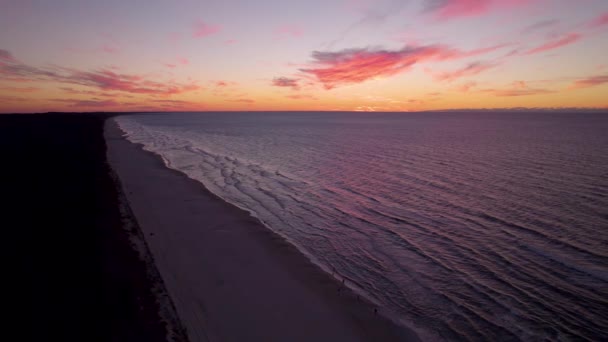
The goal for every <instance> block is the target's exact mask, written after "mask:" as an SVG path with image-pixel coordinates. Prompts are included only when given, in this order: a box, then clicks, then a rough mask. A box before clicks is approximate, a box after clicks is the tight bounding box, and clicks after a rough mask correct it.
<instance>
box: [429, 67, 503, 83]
mask: <svg viewBox="0 0 608 342" xmlns="http://www.w3.org/2000/svg"><path fill="white" fill-rule="evenodd" d="M497 65H498V64H496V63H488V62H473V63H469V64H468V65H467V66H465V67H464V68H460V69H458V70H455V71H450V72H443V73H440V74H438V75H436V76H435V79H437V80H438V81H447V82H452V81H454V80H456V79H458V78H462V77H467V76H473V75H477V74H480V73H482V72H484V71H486V70H488V69H492V68H494V67H496V66H497Z"/></svg>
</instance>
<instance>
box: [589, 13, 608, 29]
mask: <svg viewBox="0 0 608 342" xmlns="http://www.w3.org/2000/svg"><path fill="white" fill-rule="evenodd" d="M589 26H590V27H592V28H598V27H604V26H608V12H606V13H603V14H601V15H600V16H599V17H597V18H596V19H594V20H593V21H592V22H591V23H590V24H589Z"/></svg>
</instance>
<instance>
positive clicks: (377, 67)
mask: <svg viewBox="0 0 608 342" xmlns="http://www.w3.org/2000/svg"><path fill="white" fill-rule="evenodd" d="M458 57H463V53H462V52H460V51H457V50H453V49H449V48H447V47H444V46H417V47H404V48H403V49H400V50H394V51H390V50H371V49H346V50H342V51H338V52H319V51H315V52H313V59H314V64H315V65H316V67H312V68H307V69H300V71H301V72H304V73H307V74H311V75H314V76H315V77H316V78H317V79H318V80H319V81H320V82H321V83H323V85H324V86H325V88H326V89H332V88H334V87H336V86H340V85H346V84H353V83H361V82H364V81H367V80H370V79H374V78H378V77H388V76H393V75H396V74H399V73H401V72H404V71H406V70H408V69H409V68H410V67H412V66H413V65H414V64H416V63H420V62H424V61H429V60H445V59H452V58H458Z"/></svg>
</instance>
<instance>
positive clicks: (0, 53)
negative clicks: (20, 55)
mask: <svg viewBox="0 0 608 342" xmlns="http://www.w3.org/2000/svg"><path fill="white" fill-rule="evenodd" d="M0 63H2V64H0V65H4V64H5V63H17V60H16V59H15V57H13V55H12V54H11V53H10V52H8V51H6V50H2V49H0Z"/></svg>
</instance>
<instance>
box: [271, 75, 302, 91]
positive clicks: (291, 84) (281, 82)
mask: <svg viewBox="0 0 608 342" xmlns="http://www.w3.org/2000/svg"><path fill="white" fill-rule="evenodd" d="M272 85H273V86H275V87H284V88H291V89H293V90H298V89H300V85H299V84H298V79H296V78H288V77H276V78H274V79H273V80H272Z"/></svg>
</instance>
